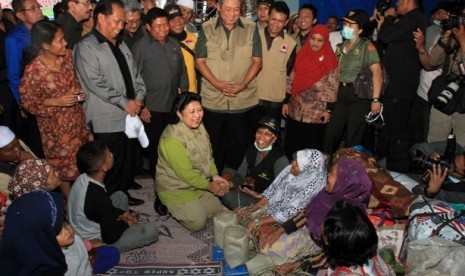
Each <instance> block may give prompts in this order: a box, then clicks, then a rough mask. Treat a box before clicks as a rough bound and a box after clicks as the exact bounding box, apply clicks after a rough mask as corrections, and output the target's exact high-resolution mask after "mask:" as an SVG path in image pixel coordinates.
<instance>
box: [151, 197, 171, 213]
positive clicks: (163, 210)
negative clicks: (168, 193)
mask: <svg viewBox="0 0 465 276" xmlns="http://www.w3.org/2000/svg"><path fill="white" fill-rule="evenodd" d="M153 209H155V212H157V214H159V215H160V216H166V215H168V208H166V206H165V205H163V204H162V203H161V201H160V200H159V199H158V197H157V196H155V201H154V202H153Z"/></svg>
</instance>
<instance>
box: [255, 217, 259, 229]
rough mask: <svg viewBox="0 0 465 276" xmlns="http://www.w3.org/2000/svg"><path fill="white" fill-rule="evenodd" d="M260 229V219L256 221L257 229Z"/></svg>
mask: <svg viewBox="0 0 465 276" xmlns="http://www.w3.org/2000/svg"><path fill="white" fill-rule="evenodd" d="M259 227H260V221H259V220H258V219H255V228H259Z"/></svg>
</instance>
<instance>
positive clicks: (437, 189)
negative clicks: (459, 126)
mask: <svg viewBox="0 0 465 276" xmlns="http://www.w3.org/2000/svg"><path fill="white" fill-rule="evenodd" d="M409 152H410V156H411V157H412V160H413V163H414V165H415V166H416V167H417V168H418V169H422V171H423V172H424V174H423V176H422V183H420V184H419V185H417V186H415V187H414V188H413V189H412V192H413V194H417V195H424V196H426V197H429V198H435V199H439V200H442V201H446V202H450V203H464V202H465V156H464V149H463V148H462V147H461V146H460V145H458V144H456V141H455V136H454V135H449V138H448V139H447V141H442V142H434V143H420V144H415V145H413V146H412V147H411V148H410V151H409Z"/></svg>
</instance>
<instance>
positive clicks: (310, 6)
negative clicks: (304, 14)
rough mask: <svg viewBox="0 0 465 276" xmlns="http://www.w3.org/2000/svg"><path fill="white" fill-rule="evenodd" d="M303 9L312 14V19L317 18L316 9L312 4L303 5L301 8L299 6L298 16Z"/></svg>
mask: <svg viewBox="0 0 465 276" xmlns="http://www.w3.org/2000/svg"><path fill="white" fill-rule="evenodd" d="M303 9H308V10H311V11H312V13H313V19H317V18H318V11H317V9H316V7H315V6H313V5H312V4H310V3H306V4H303V5H302V6H300V8H299V14H300V11H301V10H303Z"/></svg>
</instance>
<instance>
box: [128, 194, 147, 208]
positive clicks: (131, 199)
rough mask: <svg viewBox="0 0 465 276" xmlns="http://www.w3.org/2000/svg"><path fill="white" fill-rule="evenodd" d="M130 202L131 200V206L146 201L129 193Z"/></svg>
mask: <svg viewBox="0 0 465 276" xmlns="http://www.w3.org/2000/svg"><path fill="white" fill-rule="evenodd" d="M128 202H129V206H137V205H141V204H144V201H143V200H142V199H138V198H135V197H132V196H130V195H128Z"/></svg>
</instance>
